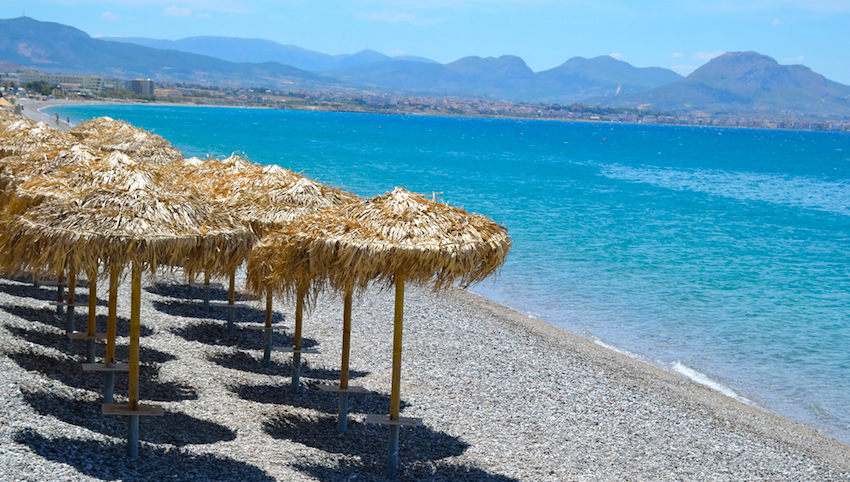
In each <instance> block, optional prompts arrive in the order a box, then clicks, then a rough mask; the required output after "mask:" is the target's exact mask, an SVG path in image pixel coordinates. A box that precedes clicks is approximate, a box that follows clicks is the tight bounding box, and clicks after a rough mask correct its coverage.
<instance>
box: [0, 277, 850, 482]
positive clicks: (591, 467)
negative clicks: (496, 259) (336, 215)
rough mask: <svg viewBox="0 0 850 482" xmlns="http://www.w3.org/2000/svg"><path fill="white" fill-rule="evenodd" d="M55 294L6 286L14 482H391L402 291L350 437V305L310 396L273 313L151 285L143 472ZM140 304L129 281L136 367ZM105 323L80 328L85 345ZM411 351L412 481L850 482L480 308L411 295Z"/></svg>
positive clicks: (380, 304)
mask: <svg viewBox="0 0 850 482" xmlns="http://www.w3.org/2000/svg"><path fill="white" fill-rule="evenodd" d="M243 276H244V273H243ZM80 285H81V286H80V288H78V290H77V293H78V295H77V297H78V303H87V301H88V299H87V296H88V294H87V290H86V288H85V287H86V286H87V283H86V282H85V280H82V281H81V283H80ZM101 286H103V284H102V283H101ZM55 291H56V288H52V287H47V286H39V287H36V286H34V285H33V284H32V283H31V282H29V281H26V280H8V279H2V280H0V387H2V388H0V389H1V390H2V399H3V405H2V407H0V480H32V481H36V480H38V481H43V480H75V481H76V480H79V481H96V480H123V481H130V480H134V481H135V480H138V481H163V480H187V481H188V480H242V481H246V482H247V481H272V480H275V481H315V480H322V481H336V480H340V481H342V480H375V481H380V480H386V478H385V477H384V470H385V462H386V443H387V433H388V432H387V428H386V427H382V426H377V425H366V424H364V423H363V421H364V419H365V417H366V414H369V413H377V414H386V413H387V411H388V409H389V391H390V375H391V373H390V372H391V357H392V353H391V351H392V348H391V347H392V316H393V315H392V314H393V294H394V293H393V290H382V289H379V288H378V287H375V289H370V290H369V291H368V292H366V293H365V294H364V295H363V296H361V297H360V298H358V299H356V300H355V304H354V312H353V320H354V321H353V328H352V352H351V376H352V382H351V383H352V384H353V385H356V386H361V387H363V388H365V389H366V390H368V391H369V393H368V394H363V395H352V398H351V402H350V416H349V428H348V431H347V432H346V433H344V434H340V433H338V432H337V429H336V414H337V398H336V395H335V394H332V393H326V392H323V391H321V390H319V389H318V388H317V385H318V384H321V383H334V381H335V380H337V379H338V376H339V363H340V349H341V332H342V300H341V299H338V298H334V297H329V296H325V297H320V298H319V299H318V301H317V303H316V306H315V308H314V309H313V310H312V311H311V312H310V313H309V316H306V317H305V321H304V337H305V346H309V347H312V348H316V349H318V350H319V351H320V353H319V354H314V355H305V361H304V366H303V372H302V378H301V386H300V391H299V393H297V394H293V393H292V390H291V374H292V372H291V354H288V353H284V352H273V353H272V363H271V366H270V367H269V368H263V367H262V364H261V361H262V357H263V352H262V332H261V331H257V330H252V329H249V325H255V326H257V325H260V324H261V323H262V321H263V311H262V306H261V303H260V302H257V301H249V302H247V305H246V306H243V307H242V308H239V309H238V310H237V311H236V317H235V320H236V323H235V329H234V331H233V333H229V332H228V331H227V327H226V322H225V321H224V320H225V318H226V310H225V309H224V308H221V307H212V308H211V309H210V312H209V313H208V314H207V313H205V312H204V310H203V308H202V303H201V301H200V300H199V298H200V297H201V293H202V290H201V289H198V288H191V287H189V286H188V285H186V284H184V283H183V282H182V281H181V280H180V279H179V277H176V276H173V275H171V276H169V275H163V276H160V277H159V278H158V279H156V280H147V282H146V283H145V285H144V288H143V291H142V325H143V330H142V354H141V358H142V363H143V367H142V382H141V398H142V399H143V401H144V402H145V403H151V404H158V405H161V406H162V407H163V408H164V411H165V415H164V416H162V417H147V418H143V419H142V420H141V424H140V427H141V447H140V457H139V458H138V459H137V460H131V459H129V458H128V457H127V455H126V435H127V425H126V421H125V420H124V419H123V418H121V417H108V416H105V415H102V414H101V411H100V404H101V401H102V392H103V385H104V382H103V374H100V373H85V372H83V371H82V369H81V366H80V365H81V363H82V362H83V361H84V360H85V342H82V341H72V340H69V339H68V338H67V337H66V336H65V333H64V318H61V317H59V316H57V314H56V308H55V307H54V306H51V305H49V304H48V301H49V300H52V299H55V296H56V292H55ZM129 297H130V296H129V283H127V282H125V283H123V284H122V285H121V288H120V294H119V339H118V343H119V349H118V354H117V358H118V359H119V361H122V360H126V357H127V343H128V338H127V335H128V334H127V332H126V331H127V319H128V318H129ZM105 298H106V296H105V293H100V294H99V295H98V299H99V301H98V322H99V331H102V330H103V329H104V328H103V327H104V326H105V318H106V309H107V307H106V303H105ZM212 298H213V299H217V300H223V299H225V298H226V292H225V291H224V290H221V289H213V290H212ZM274 312H275V317H274V320H275V323H276V325H278V326H281V327H286V328H285V329H282V330H281V331H278V332H276V333H275V335H274V341H273V343H274V344H275V345H281V346H285V345H287V343H289V344H290V346H291V342H292V338H291V336H292V319H293V313H294V307H293V306H292V305H291V304H289V303H286V302H284V301H283V300H275V304H274ZM86 316H87V315H86V309H85V308H78V309H77V312H76V326H77V327H83V326H85V322H86V321H85V320H86ZM122 327H123V329H122ZM404 337H405V338H404V352H403V357H404V358H403V359H404V363H403V371H402V382H403V384H402V392H401V393H402V414H401V415H402V416H403V417H419V418H422V419H423V421H424V426H423V427H418V428H405V429H403V430H402V433H401V448H400V464H399V475H398V479H399V480H441V481H443V480H444V481H454V480H470V481H474V480H475V481H477V480H483V481H562V480H694V481H696V480H699V481H705V480H718V481H720V480H728V481H739V480H770V481H778V480H789V481H791V480H795V481H796V480H812V481H815V480H817V481H827V480H850V448H848V447H847V446H845V445H842V444H839V443H838V442H835V441H832V440H830V439H827V438H824V437H822V436H820V435H818V434H817V433H815V432H813V431H810V430H808V429H806V428H804V427H802V426H799V425H797V424H794V423H791V422H788V421H785V420H783V419H781V418H778V417H775V416H773V415H771V414H768V413H765V412H763V411H761V410H758V409H756V408H753V407H750V406H747V405H745V404H742V403H740V402H737V401H735V400H733V399H730V398H728V397H725V396H723V395H721V394H718V393H715V392H712V391H710V390H709V389H707V388H705V387H702V386H700V385H697V384H695V383H692V382H690V381H688V380H684V379H681V378H678V377H676V376H674V375H672V374H670V373H667V372H664V371H661V370H658V369H655V368H653V367H651V366H649V365H645V364H643V363H641V362H639V361H636V360H633V359H631V358H628V357H626V356H623V355H621V354H619V353H616V352H613V351H610V350H607V349H605V348H604V347H600V346H598V345H596V344H593V343H592V342H589V341H587V340H584V339H582V338H579V337H576V336H573V335H571V334H569V333H566V332H563V331H561V330H558V329H556V328H553V327H551V326H548V325H545V324H542V323H540V322H538V321H536V320H533V319H531V318H528V317H527V316H524V315H522V314H520V313H517V312H514V311H511V310H509V309H507V308H504V307H502V306H500V305H497V304H494V303H492V302H489V301H487V300H485V299H482V298H480V297H477V296H476V295H473V294H470V293H468V292H466V291H463V290H457V289H452V290H450V291H448V292H446V293H442V294H439V295H435V294H434V293H433V292H431V291H430V290H425V289H417V288H415V287H409V288H408V289H407V292H406V295H405V332H404ZM102 355H103V345H102V344H100V345H99V347H98V356H99V357H100V356H102ZM116 378H117V381H116V401H121V400H122V395H126V377H125V376H122V375H118V376H117V377H116Z"/></svg>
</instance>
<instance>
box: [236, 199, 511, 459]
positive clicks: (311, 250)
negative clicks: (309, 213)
mask: <svg viewBox="0 0 850 482" xmlns="http://www.w3.org/2000/svg"><path fill="white" fill-rule="evenodd" d="M323 216H324V219H323ZM510 246H511V241H510V238H509V237H508V234H507V230H506V229H505V228H504V227H503V226H501V225H499V224H497V223H495V222H493V221H492V220H490V219H489V218H487V217H486V216H482V215H479V214H469V213H467V212H466V211H463V210H461V209H458V208H454V207H451V206H449V205H446V204H441V203H437V202H435V201H432V200H429V199H427V198H425V197H424V196H422V195H421V194H416V193H412V192H410V191H406V190H404V189H401V188H396V189H394V190H393V191H392V192H389V193H387V194H384V195H382V196H376V197H373V198H371V199H368V200H366V201H364V202H362V203H357V204H351V205H346V206H343V207H341V208H339V209H338V210H334V211H333V212H328V211H326V212H323V213H321V215H317V216H315V217H311V218H307V219H306V220H304V222H303V223H300V224H293V225H291V226H289V227H288V228H286V229H284V230H281V231H280V232H278V233H274V234H271V235H269V236H268V237H267V238H265V239H264V240H263V241H261V242H260V243H259V244H258V246H257V249H255V252H254V253H252V259H251V260H250V261H249V279H248V282H249V286H250V287H252V288H253V289H258V288H259V287H260V286H275V285H278V286H281V288H279V289H280V290H292V289H293V287H294V286H297V285H296V282H297V281H298V279H299V278H308V277H313V279H314V280H317V279H318V278H321V277H324V278H325V281H321V280H319V281H314V283H319V284H321V283H323V282H326V283H328V284H329V286H331V287H332V288H333V289H335V290H337V291H341V292H342V293H343V294H344V296H345V297H346V305H347V306H346V308H345V320H344V329H343V331H344V338H347V332H349V330H350V297H351V293H352V291H353V289H354V288H361V289H365V288H366V286H367V285H368V284H369V283H370V282H371V281H372V280H378V281H380V282H383V283H385V284H388V285H389V284H394V285H395V293H396V304H395V315H394V336H393V374H392V392H391V398H390V414H389V416H388V417H386V416H370V417H369V418H367V421H368V422H372V423H382V424H387V425H390V444H389V458H388V473H389V474H390V475H394V474H395V471H396V468H397V465H398V430H399V426H400V425H406V424H414V425H415V424H417V423H418V421H416V420H410V419H402V418H400V416H399V412H400V383H401V348H402V324H403V312H404V285H405V283H406V282H407V283H414V284H419V285H431V286H432V287H433V288H434V289H435V290H439V289H444V288H448V287H449V286H452V284H453V283H454V282H459V283H460V284H461V285H462V286H466V285H469V284H471V283H475V282H478V281H481V280H483V279H484V278H486V277H487V276H490V275H492V274H494V273H496V272H497V271H498V270H499V268H500V267H501V265H502V263H503V262H504V260H505V257H506V256H507V254H508V251H509V250H510ZM275 251H277V254H275ZM261 256H262V257H261ZM252 268H253V270H252ZM253 273H256V274H253ZM295 289H298V288H295ZM343 344H344V348H343V369H342V372H341V373H342V377H341V380H340V390H344V389H345V388H347V379H346V375H347V349H348V348H347V345H348V341H347V339H344V343H343ZM342 393H345V392H341V394H342ZM340 408H341V410H340V411H341V413H340V416H341V417H342V416H344V413H342V409H343V408H344V407H343V403H342V400H341V404H340ZM341 425H342V424H341Z"/></svg>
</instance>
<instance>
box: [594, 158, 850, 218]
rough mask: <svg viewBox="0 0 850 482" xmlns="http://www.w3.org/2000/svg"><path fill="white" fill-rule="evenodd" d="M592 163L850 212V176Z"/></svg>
mask: <svg viewBox="0 0 850 482" xmlns="http://www.w3.org/2000/svg"><path fill="white" fill-rule="evenodd" d="M589 165H596V167H598V168H599V169H600V174H602V175H603V176H605V177H608V178H610V179H617V180H622V181H631V182H639V183H646V184H651V185H653V186H657V187H662V188H666V189H673V190H677V191H693V192H703V193H708V194H713V195H717V196H724V197H728V198H733V199H738V200H742V201H764V202H769V203H774V204H782V205H786V206H794V207H802V208H806V209H814V210H818V211H827V212H831V213H837V214H842V215H845V216H850V180H843V181H824V180H818V179H813V178H810V177H801V176H787V175H777V174H763V173H754V172H728V171H721V170H708V169H693V170H678V169H671V168H664V167H656V166H642V167H632V166H626V165H623V164H592V163H590V164H589Z"/></svg>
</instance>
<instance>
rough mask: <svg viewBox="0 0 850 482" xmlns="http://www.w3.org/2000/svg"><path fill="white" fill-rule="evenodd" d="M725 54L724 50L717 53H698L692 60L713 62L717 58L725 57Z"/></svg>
mask: <svg viewBox="0 0 850 482" xmlns="http://www.w3.org/2000/svg"><path fill="white" fill-rule="evenodd" d="M725 53H726V52H724V51H722V50H718V51H716V52H697V53H696V55H694V56H693V57H692V58H694V59H700V60H711V59H713V58H715V57H720V56H721V55H723V54H725Z"/></svg>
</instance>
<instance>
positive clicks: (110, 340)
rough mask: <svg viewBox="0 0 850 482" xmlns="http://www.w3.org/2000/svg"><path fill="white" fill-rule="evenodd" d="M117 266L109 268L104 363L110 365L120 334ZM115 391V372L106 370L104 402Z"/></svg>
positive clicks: (113, 360)
mask: <svg viewBox="0 0 850 482" xmlns="http://www.w3.org/2000/svg"><path fill="white" fill-rule="evenodd" d="M119 274H120V271H119V269H118V268H117V267H112V268H110V270H109V315H108V316H107V318H106V354H105V355H104V357H103V364H104V365H105V366H106V367H109V366H110V365H112V364H113V363H114V362H115V338H116V337H117V336H118V276H119ZM114 392H115V372H113V371H107V372H106V391H105V392H104V394H103V401H104V403H112V398H113V396H112V395H113V393H114Z"/></svg>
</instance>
